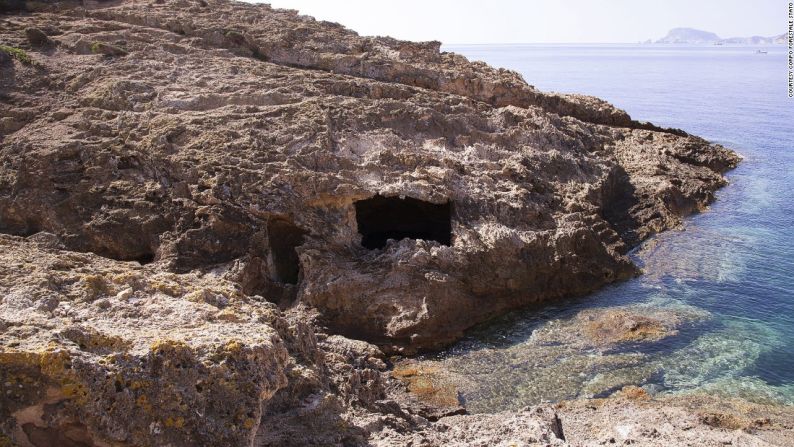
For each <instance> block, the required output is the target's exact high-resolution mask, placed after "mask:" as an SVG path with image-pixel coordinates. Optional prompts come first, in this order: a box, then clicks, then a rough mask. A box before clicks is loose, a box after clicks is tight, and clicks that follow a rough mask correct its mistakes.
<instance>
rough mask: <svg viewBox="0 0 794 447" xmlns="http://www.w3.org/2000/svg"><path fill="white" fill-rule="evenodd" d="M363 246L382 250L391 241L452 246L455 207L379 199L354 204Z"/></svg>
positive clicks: (386, 198) (374, 198)
mask: <svg viewBox="0 0 794 447" xmlns="http://www.w3.org/2000/svg"><path fill="white" fill-rule="evenodd" d="M353 205H354V207H355V210H356V223H357V224H358V232H359V233H361V245H363V246H364V247H365V248H368V249H370V250H374V249H379V248H383V247H385V246H386V241H388V240H389V239H395V240H401V239H405V238H408V239H423V240H426V241H436V242H438V243H440V244H442V245H450V244H451V242H452V203H451V202H449V201H447V202H446V203H431V202H426V201H424V200H419V199H414V198H411V197H406V198H404V199H401V198H399V197H384V196H381V195H376V196H375V197H371V198H369V199H364V200H358V201H356V202H355V203H354V204H353Z"/></svg>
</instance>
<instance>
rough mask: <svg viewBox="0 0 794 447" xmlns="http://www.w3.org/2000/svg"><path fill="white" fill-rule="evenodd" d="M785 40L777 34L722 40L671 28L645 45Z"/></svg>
mask: <svg viewBox="0 0 794 447" xmlns="http://www.w3.org/2000/svg"><path fill="white" fill-rule="evenodd" d="M785 38H786V35H785V34H779V35H777V36H772V37H763V36H750V37H730V38H727V39H723V38H721V37H720V36H718V35H716V34H715V33H712V32H709V31H702V30H698V29H694V28H673V29H671V30H670V31H669V32H668V33H667V35H666V36H664V37H662V38H661V39H658V40H656V41H655V42H654V41H652V40H651V39H648V40H647V41H645V43H678V44H714V45H723V44H733V45H772V44H782V43H784V42H785Z"/></svg>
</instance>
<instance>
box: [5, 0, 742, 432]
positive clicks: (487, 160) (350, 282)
mask: <svg viewBox="0 0 794 447" xmlns="http://www.w3.org/2000/svg"><path fill="white" fill-rule="evenodd" d="M0 5H2V8H0V14H3V15H0V42H2V44H3V45H4V46H5V47H4V48H8V50H6V49H2V50H0V233H4V234H5V235H4V236H2V238H0V244H2V248H3V250H2V254H0V256H2V261H3V263H2V265H1V266H0V269H2V270H1V271H2V276H0V340H2V341H3V345H2V352H0V359H1V363H0V364H1V365H2V367H1V368H0V374H2V375H3V376H2V379H3V381H0V384H2V383H8V384H11V385H3V386H6V387H10V388H7V389H5V390H4V391H3V392H5V393H6V394H2V395H0V402H2V404H3V405H2V408H1V409H0V418H2V420H3V422H2V423H3V424H5V425H4V426H3V427H4V430H3V431H4V433H13V436H14V439H25V440H27V441H25V442H28V443H30V444H33V445H48V443H49V444H52V443H58V442H61V443H67V441H68V442H71V443H72V444H74V445H80V443H83V444H90V443H95V444H97V445H115V444H118V445H246V444H250V443H252V442H255V437H256V436H259V438H257V439H259V440H258V441H256V442H259V443H260V444H263V445H285V444H288V443H289V439H293V438H294V437H295V436H298V435H301V436H306V438H305V439H304V441H305V443H307V444H313V443H314V444H327V443H328V442H332V443H355V442H363V440H366V439H367V437H368V436H370V435H371V433H374V432H380V431H382V430H386V428H384V427H390V428H388V429H389V430H397V429H398V428H400V427H402V428H400V429H405V430H407V428H406V427H413V428H416V427H417V426H421V424H423V423H426V422H427V419H426V418H424V416H421V415H413V414H408V413H410V412H408V413H406V411H404V410H403V409H402V408H403V407H401V406H400V405H399V404H397V403H395V402H394V401H391V400H389V399H388V398H386V396H387V394H388V393H387V391H389V390H390V389H391V388H389V387H390V386H391V385H388V384H387V383H386V382H385V381H384V379H383V378H382V377H381V372H382V370H383V369H385V368H386V366H385V364H384V363H383V361H382V360H381V359H380V357H379V355H380V354H379V350H378V349H377V348H375V347H374V346H372V345H368V344H366V343H363V342H353V341H351V340H349V339H348V338H344V337H341V336H347V337H351V338H356V339H360V340H367V341H369V342H372V343H375V344H377V345H379V346H380V347H381V348H383V349H385V350H387V351H391V352H401V353H413V352H417V351H419V350H424V349H433V348H437V347H440V346H443V345H445V344H448V343H450V342H452V341H454V340H455V339H456V338H458V337H459V336H460V335H461V334H462V333H463V331H464V330H466V329H467V328H469V327H471V326H473V325H475V324H477V323H479V322H482V321H485V320H486V319H488V318H490V317H493V316H495V315H498V314H499V313H503V312H505V311H506V310H509V309H512V308H516V307H519V306H523V305H526V304H529V303H533V302H540V301H544V300H553V299H556V298H559V297H563V296H570V295H574V294H584V293H587V292H590V291H592V290H595V289H597V288H599V287H601V286H603V285H604V284H607V283H610V282H613V281H616V280H620V279H623V278H626V277H629V276H631V275H633V274H635V273H636V268H635V267H634V266H633V265H632V264H631V262H630V261H629V260H628V258H626V257H625V256H624V254H625V252H626V251H627V249H628V248H630V247H631V246H633V245H635V244H637V243H638V242H639V241H641V240H643V239H644V238H646V237H648V236H649V235H650V234H652V233H654V232H657V231H662V230H664V229H667V228H670V227H672V226H675V225H677V224H678V223H679V222H680V219H681V217H682V216H684V215H686V214H688V213H691V212H693V211H697V210H700V209H702V208H703V207H705V206H706V205H707V204H708V203H709V202H710V201H711V200H713V198H714V191H715V190H716V189H717V188H719V187H720V186H722V185H724V183H725V180H724V179H723V177H722V176H721V173H722V172H723V171H725V170H726V169H729V168H731V167H733V166H734V165H735V164H736V163H737V162H738V160H739V158H738V156H737V155H736V154H734V153H733V152H732V151H730V150H728V149H725V148H723V147H721V146H719V145H713V144H710V143H708V142H706V141H704V140H702V139H700V138H697V137H694V136H690V135H687V134H686V133H684V132H682V131H680V130H675V129H660V128H658V127H656V126H654V125H652V124H648V123H640V122H636V121H632V120H631V118H630V117H629V116H628V115H627V114H626V113H625V112H624V111H622V110H619V109H616V108H615V107H613V106H611V105H610V104H608V103H606V102H604V101H601V100H599V99H597V98H592V97H588V96H581V95H559V94H552V93H543V92H540V91H538V90H536V89H535V88H533V87H532V86H530V85H528V84H527V83H526V82H524V80H523V79H521V76H520V75H519V74H517V73H515V72H512V71H509V70H503V69H498V70H497V69H494V68H491V67H489V66H487V65H485V64H483V63H480V62H470V61H468V60H466V59H465V58H464V57H462V56H460V55H456V54H452V53H445V52H440V51H439V48H440V44H439V43H438V42H425V43H413V42H404V41H398V40H394V39H390V38H371V37H362V36H359V35H357V34H356V33H354V32H353V31H350V30H348V29H345V28H344V27H342V26H340V25H337V24H332V23H327V22H318V21H315V20H314V19H311V18H309V17H305V16H300V15H298V14H297V13H296V12H294V11H285V10H275V9H271V8H270V7H269V6H267V5H251V4H244V3H236V2H230V1H227V0H197V1H188V0H154V1H152V2H148V3H143V2H140V1H132V0H129V1H124V0H117V1H100V2H70V1H65V2H22V1H13V2H12V1H6V2H0ZM318 328H323V329H322V330H319V329H318ZM326 329H327V332H329V333H333V334H337V335H334V336H331V337H328V340H332V341H331V342H329V341H327V340H324V337H327V336H326V335H323V334H325V332H326ZM340 335H341V336H340ZM333 337H339V338H333ZM318 339H319V340H318ZM357 343H361V344H360V345H359V344H357ZM387 385H388V386H387ZM14 387H16V388H14ZM417 414H418V413H417ZM307 415H311V418H314V419H313V420H315V421H316V422H317V424H320V425H318V426H315V427H312V428H311V429H308V430H301V429H299V428H296V427H302V425H300V424H304V423H306V420H307ZM341 415H344V416H341ZM373 415H377V416H373ZM266 421H273V423H272V424H268V423H266ZM284 421H288V423H286V422H284ZM351 421H353V422H351ZM422 421H424V422H422ZM290 424H292V425H290ZM323 424H324V425H323ZM333 424H340V426H342V425H344V426H345V427H348V428H346V429H345V430H342V429H339V430H336V431H334V432H323V430H328V428H327V427H330V426H334V425H333ZM417 424H418V425H417ZM541 425H542V426H543V427H546V426H545V425H543V424H541ZM521 426H522V425H521V424H518V425H515V427H521ZM26 427H27V428H26ZM279 427H281V428H279ZM323 427H325V428H323ZM395 427H397V428H395ZM539 427H540V425H539ZM290 430H291V431H290ZM539 430H541V431H542V432H543V433H546V434H548V433H551V432H550V431H549V430H547V429H546V428H542V429H539ZM257 434H258V435H257ZM312 436H314V437H312ZM544 436H545V435H544ZM67 438H68V439H67ZM543 439H551V438H549V437H548V436H546V437H544V438H543ZM89 441H90V442H89ZM17 442H21V441H17ZM549 442H551V441H549ZM103 443H104V444H103Z"/></svg>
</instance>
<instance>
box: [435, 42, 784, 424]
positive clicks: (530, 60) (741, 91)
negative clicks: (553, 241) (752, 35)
mask: <svg viewBox="0 0 794 447" xmlns="http://www.w3.org/2000/svg"><path fill="white" fill-rule="evenodd" d="M442 50H443V51H454V52H456V53H459V54H462V55H464V56H466V57H467V58H468V59H469V60H479V61H484V62H487V63H488V64H490V65H492V66H495V67H504V68H507V69H511V70H515V71H517V72H519V73H521V75H522V76H523V77H524V79H525V80H526V81H527V83H529V84H531V85H534V86H535V87H537V88H539V89H541V90H544V91H557V92H563V93H582V94H587V95H593V96H597V97H600V98H603V99H605V100H607V101H609V102H611V103H612V104H614V105H615V106H617V107H619V108H621V109H624V110H626V111H627V112H628V113H629V114H630V115H631V117H632V118H634V119H636V120H642V121H650V122H652V123H655V124H657V125H660V126H664V127H675V128H680V129H683V130H685V131H687V132H690V133H692V134H695V135H699V136H701V137H704V138H706V139H708V140H710V141H713V142H717V143H721V144H723V145H725V146H727V147H730V148H732V149H734V150H736V151H737V152H739V153H740V154H741V155H742V156H743V157H744V160H743V162H742V163H741V164H740V165H739V167H737V168H736V169H734V170H732V171H730V172H729V173H727V178H728V180H729V182H730V183H729V185H728V186H726V187H725V188H723V189H721V190H720V191H719V192H718V193H717V200H716V202H715V203H713V204H712V205H711V206H710V207H709V209H707V210H706V211H704V212H702V213H699V214H697V215H693V216H691V217H688V218H687V219H686V221H685V222H684V224H683V226H682V227H681V228H680V229H676V230H671V231H668V232H664V233H662V234H660V235H657V236H655V237H653V238H651V239H650V240H649V241H647V242H646V243H644V244H642V245H641V246H640V247H638V248H637V249H635V250H634V251H632V253H631V254H630V255H631V256H632V257H633V259H634V261H635V262H636V263H637V264H638V265H640V266H641V267H642V268H643V270H644V272H645V273H644V274H643V275H641V276H639V277H637V278H635V279H631V280H628V281H624V282H621V283H618V284H614V285H611V286H608V287H606V288H604V289H602V290H600V291H599V292H596V293H595V294H592V295H589V296H586V297H580V298H575V299H570V300H566V301H563V302H556V303H554V304H553V305H547V306H543V307H539V308H532V309H526V310H522V311H519V312H514V313H511V314H509V315H507V316H505V317H504V318H500V319H498V320H496V321H491V322H489V323H487V324H484V325H482V326H480V327H477V328H475V329H474V330H472V331H470V332H469V333H468V335H467V336H466V338H464V339H463V340H462V341H461V342H459V343H457V344H456V345H454V346H453V347H451V348H449V349H447V350H446V351H443V352H441V353H436V354H433V355H429V356H426V357H423V358H421V359H420V360H421V361H427V362H432V363H433V364H435V365H437V366H440V367H441V369H443V370H444V371H446V372H447V373H448V374H449V375H450V376H451V377H454V378H455V381H456V385H457V387H458V389H459V393H460V398H461V399H462V400H463V401H465V404H466V406H467V407H468V409H469V411H471V412H475V413H476V412H493V411H500V410H508V409H517V408H521V407H523V406H526V405H532V404H537V403H539V402H547V401H552V402H554V401H559V400H564V399H572V398H581V397H600V396H607V395H609V394H610V393H613V392H615V391H616V390H619V389H621V388H622V387H624V386H627V385H634V386H639V387H642V388H644V389H645V390H646V391H647V392H648V393H650V394H653V395H661V396H664V395H675V394H682V393H700V392H706V393H710V394H718V395H723V396H727V397H742V398H744V399H747V400H750V401H755V402H762V403H774V404H783V405H794V200H792V198H793V197H794V99H792V98H789V97H788V86H787V75H788V67H787V53H788V49H787V48H786V47H785V46H784V45H777V46H765V47H760V46H730V45H723V46H714V45H702V46H693V45H657V44H651V45H648V44H645V45H643V44H636V45H527V44H511V45H445V46H443V47H442ZM605 308H614V309H628V310H631V311H633V312H638V313H639V314H641V315H649V316H659V315H667V316H668V317H669V318H671V319H674V320H675V321H676V324H675V331H674V332H673V333H672V334H673V335H671V336H669V337H666V338H664V339H662V340H661V341H656V342H648V343H623V344H619V345H617V346H612V347H610V348H609V349H606V350H605V349H604V348H603V347H594V346H591V345H589V344H588V343H586V342H583V341H582V340H581V339H579V340H577V339H575V337H574V339H570V337H569V335H570V334H569V333H567V332H570V331H571V328H572V327H573V326H571V324H572V322H576V321H577V320H576V317H577V315H581V314H582V312H588V311H597V310H603V309H605ZM555 331H557V333H556V335H555Z"/></svg>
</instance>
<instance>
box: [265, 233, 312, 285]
mask: <svg viewBox="0 0 794 447" xmlns="http://www.w3.org/2000/svg"><path fill="white" fill-rule="evenodd" d="M267 235H268V241H269V243H270V255H271V259H272V261H273V266H274V267H275V272H274V274H275V278H273V279H275V280H276V281H278V282H280V283H284V284H297V283H298V279H299V278H300V259H299V258H298V252H297V251H296V250H295V249H296V248H297V247H299V246H300V245H303V241H304V236H305V235H306V231H304V230H303V229H301V228H300V227H298V226H296V225H295V224H293V223H291V222H288V221H286V220H283V219H273V220H270V221H269V222H268V224H267Z"/></svg>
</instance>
